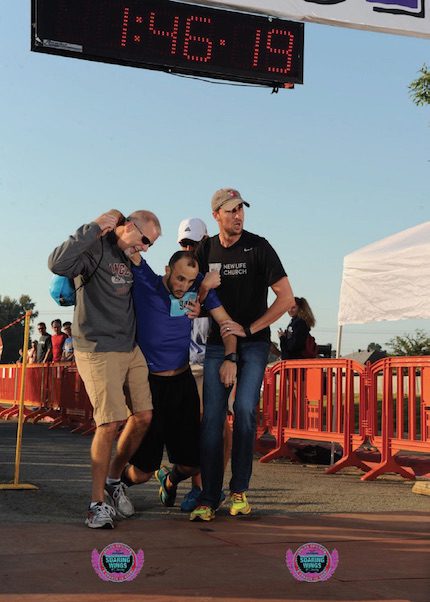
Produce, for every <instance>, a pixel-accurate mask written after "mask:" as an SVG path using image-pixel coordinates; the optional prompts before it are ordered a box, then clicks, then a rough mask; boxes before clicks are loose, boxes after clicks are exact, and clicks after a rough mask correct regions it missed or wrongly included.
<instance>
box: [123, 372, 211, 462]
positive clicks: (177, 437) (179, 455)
mask: <svg viewBox="0 0 430 602" xmlns="http://www.w3.org/2000/svg"><path fill="white" fill-rule="evenodd" d="M149 384H150V387H151V393H152V405H153V406H154V410H153V415H152V422H151V425H150V427H149V429H148V432H147V433H146V435H145V437H144V439H143V440H142V443H141V444H140V446H139V448H138V450H137V451H136V453H135V454H134V455H133V456H132V458H131V459H130V464H133V465H134V466H136V467H137V468H140V470H143V472H153V471H154V470H157V469H158V468H159V467H160V465H161V462H162V459H163V449H164V446H166V449H167V454H168V456H169V460H170V462H171V463H172V464H182V465H184V466H193V467H195V466H199V465H200V451H199V447H200V398H199V394H198V391H197V385H196V381H195V380H194V376H193V375H192V373H191V369H188V370H186V371H185V372H182V373H181V374H178V375H176V376H158V375H155V374H151V373H150V374H149Z"/></svg>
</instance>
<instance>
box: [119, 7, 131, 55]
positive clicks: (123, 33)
mask: <svg viewBox="0 0 430 602" xmlns="http://www.w3.org/2000/svg"><path fill="white" fill-rule="evenodd" d="M129 12H130V9H129V8H124V15H123V17H122V29H121V46H125V45H126V44H127V31H128V16H129Z"/></svg>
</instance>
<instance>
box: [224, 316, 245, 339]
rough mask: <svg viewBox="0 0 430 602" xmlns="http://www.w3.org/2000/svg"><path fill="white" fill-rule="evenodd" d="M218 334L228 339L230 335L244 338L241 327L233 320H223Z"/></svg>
mask: <svg viewBox="0 0 430 602" xmlns="http://www.w3.org/2000/svg"><path fill="white" fill-rule="evenodd" d="M220 332H221V336H222V337H228V336H229V335H230V334H234V335H236V336H237V337H246V334H245V331H244V330H243V326H241V325H240V324H238V323H237V322H234V321H233V320H224V321H223V322H221V323H220Z"/></svg>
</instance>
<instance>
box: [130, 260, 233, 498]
mask: <svg viewBox="0 0 430 602" xmlns="http://www.w3.org/2000/svg"><path fill="white" fill-rule="evenodd" d="M131 259H132V262H133V264H134V265H133V268H132V269H133V301H134V306H135V312H136V319H137V342H138V344H139V346H140V348H141V350H142V352H143V354H144V356H145V358H146V361H147V363H148V368H149V383H150V386H151V392H152V403H153V406H154V411H153V418H152V422H151V426H150V427H149V430H148V433H147V434H146V436H145V438H144V439H143V441H142V443H141V444H140V447H139V449H138V450H137V451H136V453H135V454H134V455H133V457H132V458H131V460H130V464H129V466H128V467H126V470H125V471H124V473H123V476H122V479H123V481H124V482H125V484H126V485H129V486H130V485H133V484H137V483H145V482H146V481H148V480H149V479H150V478H151V476H152V475H153V474H154V472H155V471H156V475H155V476H156V478H157V479H158V481H159V483H160V500H161V502H162V503H163V504H164V505H165V506H173V505H174V503H175V499H176V489H177V486H178V484H179V483H180V482H181V481H183V480H185V479H187V478H189V477H191V476H192V475H193V474H197V473H198V472H199V466H200V454H199V445H200V442H199V432H200V401H199V395H198V392H197V386H196V382H195V380H194V377H193V375H192V373H191V369H190V366H189V348H190V340H191V325H192V324H191V319H190V317H191V315H196V313H198V308H196V305H197V304H196V301H195V300H196V298H197V295H198V293H199V289H200V285H201V283H202V281H203V276H202V274H200V273H199V268H198V263H197V261H196V259H195V257H194V254H193V253H192V252H190V251H177V252H176V253H175V254H174V255H173V256H172V257H171V259H170V261H169V265H168V266H167V267H166V273H165V275H164V276H158V275H157V274H155V273H154V272H153V271H152V270H151V268H150V267H149V266H148V264H147V263H146V261H145V260H144V259H142V257H141V256H140V254H139V253H137V254H136V255H134V256H132V257H131ZM200 292H201V291H200ZM203 294H204V293H203V292H202V296H203ZM204 306H205V308H206V310H207V311H208V312H209V314H210V315H211V316H212V317H213V318H214V319H215V320H216V321H217V322H222V321H224V320H226V319H228V314H227V313H226V311H225V310H224V308H223V307H222V305H221V303H220V301H219V300H218V298H217V296H216V294H215V292H214V291H212V290H210V291H209V292H208V293H207V295H206V297H205V299H204ZM190 312H193V313H190ZM224 350H225V357H224V361H223V362H222V364H221V367H220V370H219V375H220V379H221V382H223V383H224V386H225V387H231V386H232V384H233V383H234V382H235V379H236V353H235V352H236V337H235V336H232V335H230V336H226V337H225V338H224ZM164 445H166V448H167V453H168V456H169V460H170V461H171V462H172V464H173V467H172V468H171V469H169V468H166V467H162V468H160V469H159V470H157V469H158V468H159V467H160V464H161V460H162V456H163V449H164Z"/></svg>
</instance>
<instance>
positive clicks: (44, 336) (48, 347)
mask: <svg viewBox="0 0 430 602" xmlns="http://www.w3.org/2000/svg"><path fill="white" fill-rule="evenodd" d="M37 330H38V331H39V340H38V342H37V363H38V364H45V363H46V362H50V361H51V360H52V341H51V335H50V334H49V333H48V332H47V331H46V324H45V322H39V324H38V325H37Z"/></svg>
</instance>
